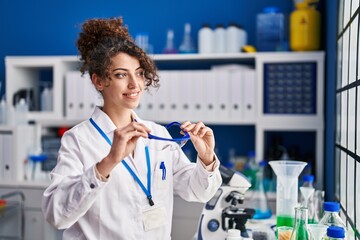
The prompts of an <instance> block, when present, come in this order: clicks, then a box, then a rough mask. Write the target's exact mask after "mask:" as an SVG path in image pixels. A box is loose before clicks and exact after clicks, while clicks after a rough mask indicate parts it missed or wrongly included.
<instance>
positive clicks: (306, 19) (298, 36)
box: [290, 0, 321, 51]
mask: <svg viewBox="0 0 360 240" xmlns="http://www.w3.org/2000/svg"><path fill="white" fill-rule="evenodd" d="M318 1H319V0H303V1H295V8H296V9H295V10H294V11H293V12H292V13H291V14H290V48H291V50H293V51H315V50H318V49H320V33H321V31H320V20H321V16H320V13H319V11H317V10H316V6H315V4H316V3H317V2H318Z"/></svg>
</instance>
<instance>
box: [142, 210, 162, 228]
mask: <svg viewBox="0 0 360 240" xmlns="http://www.w3.org/2000/svg"><path fill="white" fill-rule="evenodd" d="M142 215H143V217H142V219H143V224H144V230H145V232H147V231H150V230H152V229H155V228H158V227H160V226H163V225H165V223H166V210H165V207H164V206H163V205H162V204H155V205H154V206H151V207H148V208H146V209H145V210H144V211H143V214H142Z"/></svg>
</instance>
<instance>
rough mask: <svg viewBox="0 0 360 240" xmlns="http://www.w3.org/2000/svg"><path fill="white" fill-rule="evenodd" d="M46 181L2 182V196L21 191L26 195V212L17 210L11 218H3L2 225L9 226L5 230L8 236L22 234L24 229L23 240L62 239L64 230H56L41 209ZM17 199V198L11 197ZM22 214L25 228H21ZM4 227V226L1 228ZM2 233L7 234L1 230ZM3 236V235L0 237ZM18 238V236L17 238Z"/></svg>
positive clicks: (0, 186)
mask: <svg viewBox="0 0 360 240" xmlns="http://www.w3.org/2000/svg"><path fill="white" fill-rule="evenodd" d="M45 187H46V184H45V183H25V182H23V183H22V184H21V183H15V182H4V181H2V182H1V184H0V196H1V195H4V194H7V193H10V192H14V191H19V192H21V193H22V194H23V195H24V197H25V201H24V212H23V213H22V212H20V211H19V212H17V213H16V214H13V215H11V216H12V217H11V218H2V219H1V224H0V225H3V224H4V225H5V226H6V225H7V224H8V223H10V224H8V225H9V226H8V228H7V229H6V230H7V231H6V232H5V233H6V235H7V236H15V237H18V236H21V231H23V235H24V239H23V240H61V239H62V231H59V230H56V229H55V228H54V227H52V226H51V225H50V224H48V223H47V222H46V221H45V219H44V216H43V214H42V211H41V198H42V193H43V191H44V190H45ZM10 200H12V201H16V200H17V199H15V198H14V199H10ZM21 214H24V229H21V220H19V219H21ZM1 229H2V228H1ZM1 231H2V230H0V234H5V233H3V232H1ZM0 238H1V237H0ZM16 239H17V238H16Z"/></svg>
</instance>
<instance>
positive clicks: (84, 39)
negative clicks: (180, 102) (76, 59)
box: [77, 17, 159, 88]
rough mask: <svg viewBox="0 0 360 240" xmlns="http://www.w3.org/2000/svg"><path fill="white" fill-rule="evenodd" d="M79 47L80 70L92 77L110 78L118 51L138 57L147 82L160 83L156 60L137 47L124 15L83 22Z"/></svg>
mask: <svg viewBox="0 0 360 240" xmlns="http://www.w3.org/2000/svg"><path fill="white" fill-rule="evenodd" d="M81 30H82V31H81V32H80V34H79V38H78V40H77V48H78V50H79V52H80V57H81V58H80V60H82V63H81V68H80V71H81V73H82V74H84V73H85V72H88V73H89V74H90V77H91V76H92V74H93V73H96V74H97V75H98V76H99V77H101V78H103V79H109V78H110V65H111V59H112V58H113V57H114V56H116V55H117V54H119V53H126V54H128V55H130V56H133V57H135V58H136V59H138V60H139V62H140V66H141V67H142V68H143V69H144V71H145V86H146V88H148V87H149V86H151V85H152V86H154V87H158V86H159V84H158V82H159V76H158V75H157V69H156V66H155V63H154V61H153V60H152V59H151V58H150V57H149V56H148V55H147V54H146V53H145V51H144V50H142V49H141V48H140V47H138V46H137V45H136V43H135V41H134V40H133V39H132V37H131V36H130V34H129V32H128V29H127V27H126V26H123V19H122V18H121V17H118V18H109V19H89V20H87V21H85V22H84V24H83V25H82V29H81Z"/></svg>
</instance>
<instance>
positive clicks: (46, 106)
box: [40, 86, 53, 111]
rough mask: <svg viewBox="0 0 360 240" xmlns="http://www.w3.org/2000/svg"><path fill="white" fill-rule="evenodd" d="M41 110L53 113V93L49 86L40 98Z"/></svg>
mask: <svg viewBox="0 0 360 240" xmlns="http://www.w3.org/2000/svg"><path fill="white" fill-rule="evenodd" d="M40 99H41V100H40V110H41V111H52V108H53V93H52V89H51V88H49V87H48V86H45V87H44V90H43V91H42V92H41V97H40Z"/></svg>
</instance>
